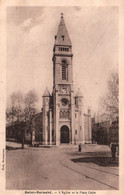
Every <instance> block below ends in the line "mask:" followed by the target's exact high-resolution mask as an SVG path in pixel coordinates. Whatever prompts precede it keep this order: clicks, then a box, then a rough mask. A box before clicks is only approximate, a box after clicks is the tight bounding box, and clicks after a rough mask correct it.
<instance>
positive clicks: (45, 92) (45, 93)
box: [43, 87, 50, 97]
mask: <svg viewBox="0 0 124 195" xmlns="http://www.w3.org/2000/svg"><path fill="white" fill-rule="evenodd" d="M49 96H50V92H49V91H48V88H47V87H46V89H45V91H44V94H43V97H49Z"/></svg>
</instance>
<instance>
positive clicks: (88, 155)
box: [67, 151, 111, 157]
mask: <svg viewBox="0 0 124 195" xmlns="http://www.w3.org/2000/svg"><path fill="white" fill-rule="evenodd" d="M67 154H68V155H69V154H70V155H71V156H87V157H91V156H92V157H94V156H95V157H96V156H98V157H99V156H107V157H110V155H111V153H110V152H108V151H107V152H99V151H98V152H72V153H67Z"/></svg>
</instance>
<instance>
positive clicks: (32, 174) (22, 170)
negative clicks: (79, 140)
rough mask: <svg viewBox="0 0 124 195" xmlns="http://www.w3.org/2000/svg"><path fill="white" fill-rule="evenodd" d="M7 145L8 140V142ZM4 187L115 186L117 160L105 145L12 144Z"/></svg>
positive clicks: (107, 188) (28, 188) (38, 188)
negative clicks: (24, 146)
mask: <svg viewBox="0 0 124 195" xmlns="http://www.w3.org/2000/svg"><path fill="white" fill-rule="evenodd" d="M7 145H8V144H7ZM6 154H7V159H6V169H7V172H6V188H7V189H22V190H25V189H26V190H31V189H33V190H47V189H49V190H56V189H63V190H76V189H78V190H117V189H118V188H119V181H118V180H119V176H118V165H117V161H115V162H113V161H112V160H111V154H110V149H109V147H108V146H97V145H94V146H93V145H87V146H86V148H83V149H82V152H81V153H79V152H78V151H77V146H76V147H73V148H71V147H69V146H67V147H66V146H61V147H51V148H41V147H39V148H32V147H26V148H25V149H24V150H22V149H20V148H18V147H15V148H14V147H13V148H11V149H9V150H7V152H6Z"/></svg>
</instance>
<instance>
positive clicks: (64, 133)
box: [60, 125, 69, 143]
mask: <svg viewBox="0 0 124 195" xmlns="http://www.w3.org/2000/svg"><path fill="white" fill-rule="evenodd" d="M60 132H61V143H69V128H68V126H66V125H63V126H62V127H61V129H60Z"/></svg>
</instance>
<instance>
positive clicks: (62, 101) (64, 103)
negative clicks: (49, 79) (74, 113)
mask: <svg viewBox="0 0 124 195" xmlns="http://www.w3.org/2000/svg"><path fill="white" fill-rule="evenodd" d="M68 103H69V102H68V100H67V99H65V98H63V99H62V100H61V104H62V106H67V105H68Z"/></svg>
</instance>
